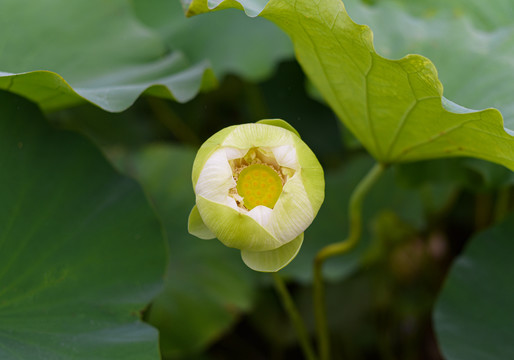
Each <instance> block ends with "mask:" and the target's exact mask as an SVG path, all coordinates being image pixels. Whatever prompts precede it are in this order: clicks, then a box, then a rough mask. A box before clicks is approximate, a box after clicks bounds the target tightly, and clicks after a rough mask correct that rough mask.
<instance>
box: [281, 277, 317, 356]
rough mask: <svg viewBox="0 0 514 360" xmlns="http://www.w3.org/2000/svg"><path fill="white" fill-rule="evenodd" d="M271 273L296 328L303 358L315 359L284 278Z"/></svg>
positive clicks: (305, 329)
mask: <svg viewBox="0 0 514 360" xmlns="http://www.w3.org/2000/svg"><path fill="white" fill-rule="evenodd" d="M272 275H273V279H274V280H275V288H276V289H277V293H278V294H279V295H280V300H281V301H282V305H283V306H284V309H285V310H286V311H287V314H288V315H289V318H290V320H291V322H292V324H293V326H294V328H295V330H296V335H297V336H298V340H299V341H300V345H301V347H302V350H303V354H304V356H305V359H307V360H316V355H315V354H314V350H313V348H312V345H311V342H310V340H309V334H308V332H307V328H306V327H305V324H304V322H303V320H302V317H301V316H300V313H299V312H298V309H297V308H296V306H295V304H294V302H293V299H292V297H291V295H290V294H289V291H288V290H287V287H286V285H285V283H284V280H282V277H280V275H279V274H278V273H272Z"/></svg>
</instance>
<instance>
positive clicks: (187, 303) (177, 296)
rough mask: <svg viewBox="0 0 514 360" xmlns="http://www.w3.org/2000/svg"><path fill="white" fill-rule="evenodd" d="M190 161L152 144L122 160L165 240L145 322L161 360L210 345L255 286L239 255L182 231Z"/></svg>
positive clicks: (190, 199)
mask: <svg viewBox="0 0 514 360" xmlns="http://www.w3.org/2000/svg"><path fill="white" fill-rule="evenodd" d="M194 157H195V152H194V151H192V150H190V149H186V148H182V147H173V146H169V145H153V146H150V147H147V148H145V149H143V150H142V151H140V152H138V153H136V154H133V155H132V156H130V157H128V158H126V159H125V160H124V161H122V162H123V163H124V165H123V166H122V167H123V168H125V169H126V171H128V172H129V173H131V174H132V175H133V176H135V177H136V178H137V179H138V181H139V182H140V183H141V184H142V185H143V188H144V189H145V191H146V192H147V194H148V195H149V196H150V198H151V199H152V201H153V203H154V205H155V208H156V210H157V213H158V214H159V216H160V218H161V220H162V222H163V224H164V226H165V229H166V233H167V237H168V241H169V258H170V263H169V266H168V270H167V275H166V278H165V288H164V290H163V292H162V293H161V294H160V295H159V296H158V297H157V299H156V300H155V301H154V302H153V303H152V306H151V308H150V311H149V313H148V314H147V319H146V320H147V321H148V322H150V323H151V324H152V325H154V326H156V327H157V328H158V329H159V333H160V345H161V351H162V354H163V355H164V356H165V357H176V356H181V355H182V356H185V355H189V354H191V353H193V352H195V351H199V350H201V348H202V347H204V346H206V345H208V344H209V343H211V342H212V341H214V340H216V339H217V338H218V337H219V336H221V335H222V333H223V332H224V331H226V330H227V329H228V327H229V326H230V325H231V324H233V323H234V321H235V319H236V316H237V314H238V313H240V312H241V311H245V310H248V309H249V308H250V306H251V303H252V299H253V295H254V288H255V285H256V283H255V276H256V273H254V272H253V271H251V270H250V269H248V267H247V266H246V265H244V263H243V261H242V260H241V254H240V251H239V250H234V249H229V248H227V247H225V246H223V245H222V244H221V243H220V242H219V241H217V240H209V241H205V240H200V239H198V238H196V237H194V236H192V235H190V234H189V233H188V231H187V220H188V216H189V212H190V211H191V208H192V207H193V205H194V201H195V199H194V192H193V189H192V184H191V169H192V166H193V160H194Z"/></svg>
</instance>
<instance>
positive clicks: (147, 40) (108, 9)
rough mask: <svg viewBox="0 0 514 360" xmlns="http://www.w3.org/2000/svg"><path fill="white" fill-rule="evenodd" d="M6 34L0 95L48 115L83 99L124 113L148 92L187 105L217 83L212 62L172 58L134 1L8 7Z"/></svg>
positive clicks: (3, 18) (54, 1)
mask: <svg viewBox="0 0 514 360" xmlns="http://www.w3.org/2000/svg"><path fill="white" fill-rule="evenodd" d="M0 29H2V34H1V36H0V51H1V53H2V56H1V57H0V89H6V90H9V91H11V92H14V93H17V94H21V95H23V96H25V97H27V98H29V99H31V100H33V101H34V102H37V103H38V104H39V105H40V106H41V107H42V108H43V109H44V110H47V111H52V110H55V109H59V108H63V107H66V106H71V105H74V104H77V103H80V102H83V101H84V100H87V101H90V102H92V103H94V104H96V105H98V106H100V107H101V108H103V109H105V110H108V111H122V110H124V109H126V108H128V107H129V106H130V105H131V104H132V103H133V102H134V100H135V99H136V98H137V97H138V96H139V95H140V94H141V93H143V92H148V93H151V94H154V95H158V96H163V97H170V98H174V99H176V100H177V101H181V102H185V101H188V100H189V99H191V98H192V97H193V96H195V95H196V93H197V92H198V90H199V89H200V87H201V86H202V83H203V85H204V86H206V87H207V86H210V85H212V84H213V77H212V73H211V72H210V71H206V69H207V68H208V64H207V62H205V61H203V62H200V63H197V64H193V65H192V64H190V63H189V62H188V61H187V60H186V58H185V57H184V55H183V54H182V53H181V52H179V51H175V52H169V51H168V50H167V47H166V45H165V44H164V42H163V41H162V39H161V38H160V37H159V36H158V34H156V33H154V32H152V31H150V30H149V29H148V28H146V27H144V26H143V25H142V24H141V23H140V22H139V21H138V20H137V19H136V17H135V15H134V14H133V8H132V5H131V3H130V2H129V1H128V0H111V1H102V0H77V1H67V0H45V1H35V0H34V1H28V2H27V1H18V0H4V1H2V2H0Z"/></svg>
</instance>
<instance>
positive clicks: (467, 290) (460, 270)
mask: <svg viewBox="0 0 514 360" xmlns="http://www.w3.org/2000/svg"><path fill="white" fill-rule="evenodd" d="M512 234H514V214H511V215H510V216H508V217H507V218H506V219H505V220H504V222H503V223H502V224H500V225H498V226H496V227H493V228H491V229H489V230H487V231H485V232H483V233H481V234H479V235H477V236H475V237H474V238H473V239H471V240H470V244H469V245H468V246H467V248H466V249H465V250H464V253H463V254H462V255H460V256H459V258H458V259H457V261H456V262H455V264H454V265H453V267H452V268H451V270H450V273H449V275H448V278H447V279H446V282H445V284H444V286H443V289H442V292H441V294H440V296H439V299H438V301H437V303H436V307H435V313H434V320H435V330H436V334H437V337H438V340H439V344H440V348H441V350H442V352H443V355H444V357H445V359H448V360H454V359H455V360H457V359H474V360H493V359H511V358H512V356H513V354H514V331H513V319H514V308H513V307H512V299H513V298H514V287H513V286H512V279H513V278H514V265H513V262H512V254H513V253H514V242H513V241H512V239H513V237H512Z"/></svg>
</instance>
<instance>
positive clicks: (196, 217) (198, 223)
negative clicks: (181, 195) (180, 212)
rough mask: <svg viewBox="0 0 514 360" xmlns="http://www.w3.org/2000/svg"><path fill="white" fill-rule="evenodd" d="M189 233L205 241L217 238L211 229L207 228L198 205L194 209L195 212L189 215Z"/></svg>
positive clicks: (192, 211)
mask: <svg viewBox="0 0 514 360" xmlns="http://www.w3.org/2000/svg"><path fill="white" fill-rule="evenodd" d="M187 231H189V233H190V234H191V235H194V236H196V237H198V238H200V239H203V240H210V239H215V238H216V235H214V234H213V233H212V231H210V230H209V228H208V227H207V226H205V223H204V222H203V220H202V217H201V216H200V213H199V212H198V208H197V207H196V205H195V206H194V207H193V210H191V213H190V214H189V221H188V224H187Z"/></svg>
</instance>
